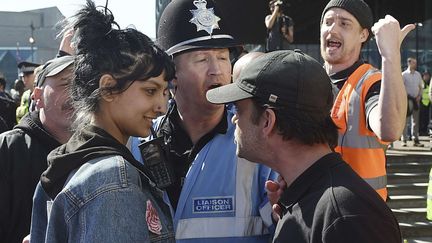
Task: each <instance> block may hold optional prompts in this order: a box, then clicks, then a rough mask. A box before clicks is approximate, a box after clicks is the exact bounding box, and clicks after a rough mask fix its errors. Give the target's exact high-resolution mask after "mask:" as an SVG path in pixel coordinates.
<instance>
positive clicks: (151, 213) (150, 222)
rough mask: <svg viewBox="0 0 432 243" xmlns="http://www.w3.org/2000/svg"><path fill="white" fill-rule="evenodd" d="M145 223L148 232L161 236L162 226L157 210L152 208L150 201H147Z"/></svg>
mask: <svg viewBox="0 0 432 243" xmlns="http://www.w3.org/2000/svg"><path fill="white" fill-rule="evenodd" d="M146 221H147V227H148V229H149V230H150V232H152V233H155V234H157V235H160V234H161V230H162V224H161V222H160V218H159V215H158V213H157V210H156V208H154V207H153V204H152V202H151V201H150V200H147V210H146Z"/></svg>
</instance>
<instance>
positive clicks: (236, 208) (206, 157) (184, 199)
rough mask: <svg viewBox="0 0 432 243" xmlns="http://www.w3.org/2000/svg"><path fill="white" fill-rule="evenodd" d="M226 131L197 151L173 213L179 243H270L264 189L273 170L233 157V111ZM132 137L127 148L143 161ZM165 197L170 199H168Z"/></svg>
mask: <svg viewBox="0 0 432 243" xmlns="http://www.w3.org/2000/svg"><path fill="white" fill-rule="evenodd" d="M227 113H228V115H227V119H228V129H227V132H226V134H217V135H216V136H215V137H214V138H213V139H212V140H210V141H209V142H208V143H207V144H206V145H205V146H204V147H203V148H202V149H201V151H200V152H199V153H198V154H197V155H196V157H195V160H194V161H193V162H192V164H191V166H190V168H189V171H188V173H187V175H186V178H185V182H184V185H183V188H182V192H181V195H180V198H179V202H178V205H177V210H176V212H175V213H174V217H173V218H174V227H175V230H176V241H177V242H269V239H271V238H272V235H273V232H274V225H273V223H272V220H271V205H270V203H269V201H268V198H267V194H266V191H265V188H264V185H265V182H266V181H267V180H270V179H271V180H275V179H276V178H277V173H276V172H274V171H272V170H271V169H270V168H268V167H266V166H263V165H260V164H256V163H251V162H249V161H247V160H245V159H241V158H238V157H237V156H236V145H235V143H234V130H235V125H234V124H232V123H231V117H232V116H233V113H232V112H231V111H229V110H228V112H227ZM159 121H160V120H159ZM138 144H139V139H137V138H133V140H132V143H131V150H132V153H133V154H134V156H135V157H136V158H137V159H139V160H141V161H142V158H141V155H140V152H139V149H138V146H137V145H138ZM166 198H168V197H166Z"/></svg>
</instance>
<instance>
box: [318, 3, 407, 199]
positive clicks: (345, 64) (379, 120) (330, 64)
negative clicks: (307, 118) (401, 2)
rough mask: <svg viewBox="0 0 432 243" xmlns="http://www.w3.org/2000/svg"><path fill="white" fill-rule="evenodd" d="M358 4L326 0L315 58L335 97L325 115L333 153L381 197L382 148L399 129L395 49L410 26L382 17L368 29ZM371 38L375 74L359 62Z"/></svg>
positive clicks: (400, 86) (402, 108)
mask: <svg viewBox="0 0 432 243" xmlns="http://www.w3.org/2000/svg"><path fill="white" fill-rule="evenodd" d="M372 25H373V18H372V11H371V9H370V8H369V6H368V5H367V4H366V3H365V2H364V1H363V0H331V1H330V2H329V3H328V4H327V6H326V7H325V8H324V11H323V13H322V16H321V28H320V29H321V31H320V38H321V55H322V57H323V59H324V61H325V64H324V68H325V69H326V71H327V74H328V75H329V76H330V79H331V80H332V82H333V86H334V92H335V94H337V96H336V100H335V102H334V105H333V109H332V112H331V116H332V118H333V121H334V122H335V123H336V125H337V126H338V127H339V140H338V145H337V147H336V149H335V150H336V151H337V152H339V153H340V154H341V155H342V158H343V159H344V160H345V161H346V162H348V164H350V166H351V167H352V168H353V169H354V171H355V172H357V173H358V174H359V175H360V176H361V177H362V178H363V179H364V180H365V181H366V182H368V184H369V185H370V186H371V187H372V188H374V189H375V190H376V191H377V192H378V193H379V194H380V196H381V197H382V198H383V199H384V200H386V198H387V189H386V186H387V177H386V168H385V151H384V149H383V148H384V146H386V144H387V143H388V142H393V141H395V140H397V139H398V138H399V137H400V135H401V133H402V131H403V128H404V124H405V114H406V109H407V108H406V107H407V103H406V99H402V98H401V97H406V93H405V88H404V83H403V80H402V76H401V74H400V73H401V63H400V59H401V57H400V45H401V43H402V41H403V39H404V38H405V36H406V35H407V34H408V32H410V31H411V30H412V29H414V28H415V26H414V25H412V24H410V25H407V26H405V27H404V28H402V29H400V26H399V23H398V21H397V20H396V19H394V18H393V17H392V16H390V15H387V16H385V18H384V19H381V20H379V21H378V22H377V23H375V24H374V25H373V26H372ZM372 34H374V35H375V40H376V44H377V46H378V50H379V52H380V54H381V57H382V63H381V65H382V68H381V71H380V70H377V69H376V68H374V67H373V66H371V65H370V64H367V63H365V62H364V61H363V60H362V59H361V57H360V51H361V48H362V46H363V45H364V43H366V42H367V41H368V40H369V39H370V38H371V36H372Z"/></svg>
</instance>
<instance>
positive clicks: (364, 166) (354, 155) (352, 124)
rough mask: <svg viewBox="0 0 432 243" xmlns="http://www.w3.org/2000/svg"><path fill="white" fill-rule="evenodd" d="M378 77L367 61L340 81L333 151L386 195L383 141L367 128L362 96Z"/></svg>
mask: <svg viewBox="0 0 432 243" xmlns="http://www.w3.org/2000/svg"><path fill="white" fill-rule="evenodd" d="M379 80H381V73H380V72H379V71H378V70H377V69H375V68H374V67H372V66H371V65H370V64H362V65H361V66H360V67H359V68H357V69H356V70H355V71H354V73H352V74H351V76H349V77H348V80H347V81H346V82H345V84H344V85H343V87H342V89H341V90H340V91H339V94H338V95H337V97H336V100H335V102H334V104H333V108H332V111H331V117H332V119H333V121H334V122H335V123H336V125H337V126H338V127H339V129H338V131H339V138H338V145H337V147H336V149H335V150H336V152H338V153H340V154H341V155H342V158H343V159H344V160H345V161H346V162H347V163H348V164H349V165H350V166H351V168H353V170H354V171H355V172H357V174H359V175H360V177H362V178H363V179H364V180H365V181H366V182H367V183H368V184H369V185H370V186H371V187H372V188H373V189H375V190H376V191H377V192H378V194H380V196H381V197H382V198H383V199H384V201H385V200H386V198H387V188H386V186H387V176H386V175H387V173H386V167H385V152H384V145H385V143H383V142H382V141H380V140H379V139H378V137H377V136H376V135H375V134H374V133H373V132H372V131H370V130H369V129H368V128H367V124H366V114H365V97H366V94H367V92H368V90H369V88H370V87H371V86H372V85H373V84H374V83H376V82H377V81H379Z"/></svg>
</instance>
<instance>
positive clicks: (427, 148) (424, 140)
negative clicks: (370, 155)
mask: <svg viewBox="0 0 432 243" xmlns="http://www.w3.org/2000/svg"><path fill="white" fill-rule="evenodd" d="M419 139H420V143H421V144H423V145H424V147H414V146H413V144H414V142H413V141H408V142H407V146H406V147H402V142H401V141H396V142H394V143H392V146H391V147H390V148H389V149H388V150H387V153H403V154H411V153H413V154H417V153H420V154H430V155H432V142H431V140H432V139H431V138H429V137H427V136H420V137H419Z"/></svg>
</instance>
